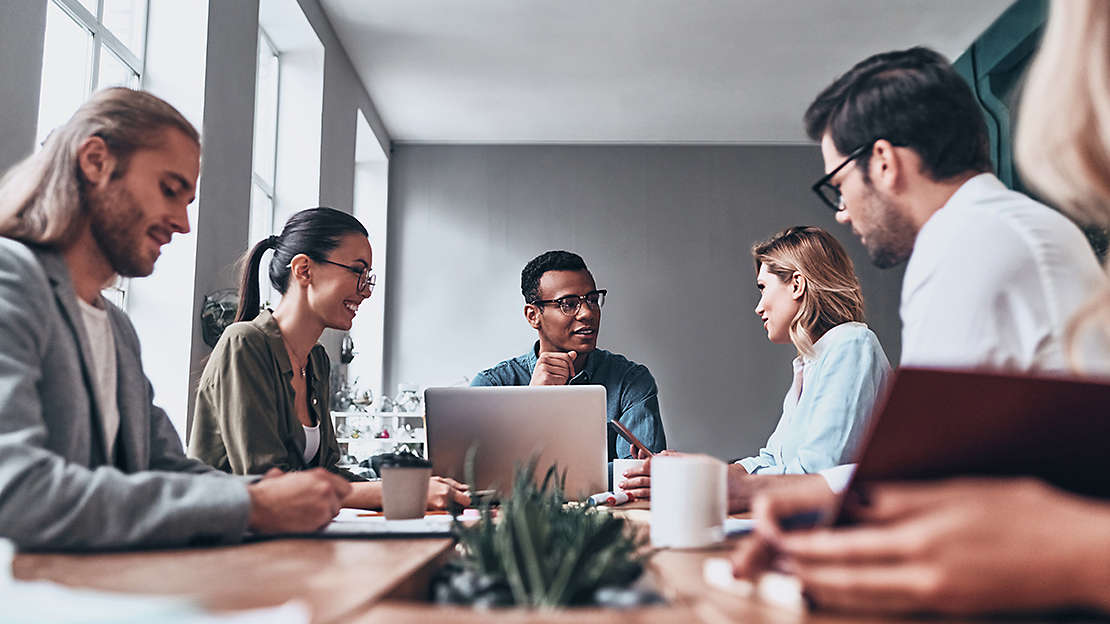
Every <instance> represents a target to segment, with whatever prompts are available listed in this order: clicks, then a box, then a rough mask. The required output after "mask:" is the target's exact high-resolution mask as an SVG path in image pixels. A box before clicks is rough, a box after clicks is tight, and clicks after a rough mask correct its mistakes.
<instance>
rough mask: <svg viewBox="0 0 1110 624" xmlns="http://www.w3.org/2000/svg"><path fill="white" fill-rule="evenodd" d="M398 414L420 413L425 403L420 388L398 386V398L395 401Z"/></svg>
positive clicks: (407, 385) (411, 385) (409, 385)
mask: <svg viewBox="0 0 1110 624" xmlns="http://www.w3.org/2000/svg"><path fill="white" fill-rule="evenodd" d="M393 402H394V403H395V404H396V405H397V411H398V412H420V411H423V410H424V401H423V400H422V399H421V398H420V386H418V385H416V384H397V398H396V399H394V400H393Z"/></svg>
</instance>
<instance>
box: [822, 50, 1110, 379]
mask: <svg viewBox="0 0 1110 624" xmlns="http://www.w3.org/2000/svg"><path fill="white" fill-rule="evenodd" d="M805 125H806V131H807V133H808V134H809V136H810V137H812V138H813V139H814V140H818V141H820V142H821V155H822V157H823V158H824V161H825V171H826V172H827V174H826V176H825V177H824V178H822V179H821V180H820V181H818V182H817V184H815V185H814V190H815V191H817V192H818V194H819V195H820V196H821V198H822V199H823V200H824V201H825V203H826V204H828V205H829V206H830V208H833V209H834V210H836V219H837V221H839V222H840V223H843V224H845V225H851V226H852V230H853V231H854V232H855V233H856V235H858V236H859V237H860V240H861V241H862V242H863V244H864V246H865V247H866V248H867V251H868V253H869V254H870V256H871V259H872V261H873V262H874V263H875V265H876V266H879V267H880V268H888V267H893V266H896V265H898V264H901V263H902V262H906V261H907V260H908V261H909V264H908V266H907V267H906V274H905V278H904V280H903V283H902V303H901V316H902V362H901V363H902V365H903V366H907V365H908V366H932V367H953V368H991V369H999V370H1008V371H1016V372H1037V371H1057V372H1063V371H1067V370H1068V361H1067V357H1066V355H1065V353H1066V348H1065V345H1064V344H1063V340H1064V330H1065V328H1066V327H1067V323H1068V321H1069V319H1070V318H1071V317H1072V316H1073V314H1074V312H1075V311H1076V310H1077V309H1078V308H1079V306H1080V305H1082V304H1083V303H1084V301H1085V300H1086V298H1087V297H1088V296H1089V293H1091V292H1093V291H1094V290H1095V288H1096V287H1097V286H1098V285H1099V284H1100V283H1101V282H1102V280H1103V277H1102V274H1101V272H1100V270H1099V266H1098V261H1097V260H1096V258H1095V255H1094V253H1093V252H1092V250H1091V247H1090V245H1089V244H1088V242H1087V240H1086V238H1085V237H1084V236H1083V234H1082V232H1080V231H1079V228H1077V227H1076V226H1075V225H1074V224H1073V223H1072V222H1071V221H1069V220H1068V219H1067V218H1066V217H1064V216H1063V215H1062V214H1060V213H1059V212H1057V211H1055V210H1053V209H1051V208H1049V207H1047V206H1045V205H1043V204H1040V203H1038V202H1036V201H1034V200H1032V199H1030V198H1029V197H1026V196H1025V195H1022V194H1021V193H1017V192H1015V191H1011V190H1009V189H1007V188H1006V187H1005V186H1004V185H1003V184H1002V182H1001V181H999V180H998V178H996V177H995V176H994V175H993V174H992V173H990V171H991V169H992V167H991V161H990V153H989V140H988V135H987V129H986V125H985V124H984V122H983V116H982V113H981V112H980V110H979V107H978V104H977V103H976V101H975V98H974V96H973V94H972V93H971V90H970V88H969V87H968V85H967V83H965V82H964V80H963V79H962V78H961V77H960V76H959V75H958V74H957V73H956V71H955V70H954V69H953V68H952V66H951V65H950V64H949V63H948V61H947V60H945V59H944V57H942V56H941V55H939V54H937V53H936V52H933V51H932V50H928V49H925V48H913V49H910V50H904V51H898V52H889V53H885V54H878V55H875V56H872V57H871V58H869V59H867V60H865V61H863V62H861V63H859V64H858V65H856V66H855V67H854V68H852V69H851V70H850V71H849V72H848V73H846V74H844V75H843V76H841V77H839V78H837V79H836V81H834V82H833V84H832V85H830V86H829V87H828V88H826V89H825V90H824V91H823V92H822V93H821V94H820V95H818V96H817V99H816V100H814V102H813V103H812V104H811V105H810V107H809V109H808V110H807V111H806V115H805ZM1104 355H1105V354H1104Z"/></svg>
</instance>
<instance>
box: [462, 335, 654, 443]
mask: <svg viewBox="0 0 1110 624" xmlns="http://www.w3.org/2000/svg"><path fill="white" fill-rule="evenodd" d="M539 349H540V343H539V341H536V344H535V345H534V346H533V347H532V349H531V350H530V351H528V353H525V354H524V355H522V356H520V357H515V358H513V359H511V360H505V361H504V362H501V363H500V364H498V365H497V366H494V367H493V368H488V369H486V370H484V371H482V372H480V373H478V374H477V375H475V376H474V379H473V381H471V382H470V385H472V386H527V385H528V384H529V383H530V382H531V381H532V371H533V370H534V369H535V368H536V360H537V359H538V357H539ZM567 383H568V385H583V384H594V385H599V386H604V387H605V402H606V405H605V407H606V409H605V411H606V417H607V419H608V420H619V421H620V422H621V424H623V425H624V426H625V427H628V429H629V431H631V432H632V434H633V435H635V436H636V437H637V438H639V439H640V441H641V442H643V443H644V446H647V447H648V448H649V449H651V450H652V452H656V453H658V452H659V451H661V450H663V449H665V448H667V436H666V435H665V434H664V433H663V420H662V419H661V418H660V417H659V389H658V388H657V387H656V386H655V378H654V377H652V376H651V373H650V372H649V371H648V369H647V367H646V366H644V365H643V364H637V363H635V362H633V361H631V360H629V359H628V358H626V357H624V356H623V355H617V354H616V353H610V352H609V351H606V350H604V349H594V350H593V351H591V352H590V355H589V357H588V359H587V360H586V366H585V368H583V369H582V372H580V373H578V374H577V375H575V376H574V377H572V378H571V380H570V381H569V382H567ZM607 436H608V441H607V448H608V452H609V461H612V460H614V459H616V458H629V457H632V450H631V445H629V443H628V442H627V441H625V440H624V438H617V436H616V434H615V433H614V432H612V431H608V432H607Z"/></svg>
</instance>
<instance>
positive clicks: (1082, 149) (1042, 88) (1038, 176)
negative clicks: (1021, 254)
mask: <svg viewBox="0 0 1110 624" xmlns="http://www.w3.org/2000/svg"><path fill="white" fill-rule="evenodd" d="M1014 149H1015V154H1016V158H1017V164H1018V166H1019V168H1020V170H1021V173H1022V177H1023V179H1024V180H1025V181H1026V182H1027V183H1028V184H1029V185H1030V186H1031V187H1032V188H1034V189H1036V190H1037V191H1039V192H1040V193H1041V194H1043V195H1044V196H1045V197H1048V198H1049V199H1050V200H1051V201H1052V202H1054V203H1055V204H1056V205H1057V206H1058V207H1059V208H1060V209H1061V210H1062V211H1064V212H1065V213H1067V214H1069V215H1070V216H1072V217H1073V218H1074V219H1076V220H1077V221H1080V222H1084V223H1090V224H1095V225H1100V226H1102V227H1107V226H1110V2H1105V1H1103V0H1068V1H1067V2H1060V1H1059V0H1057V1H1056V2H1053V3H1052V8H1051V11H1050V13H1049V19H1048V25H1047V26H1046V27H1045V33H1044V38H1043V39H1042V41H1041V49H1040V51H1039V52H1038V53H1037V57H1036V59H1035V60H1034V61H1033V64H1032V66H1031V67H1030V69H1029V75H1028V78H1027V81H1026V84H1025V88H1024V92H1023V95H1022V99H1021V106H1020V109H1019V111H1018V132H1017V137H1016V138H1015V141H1014ZM1107 268H1108V269H1110V266H1108V267H1107ZM1098 329H1100V330H1101V331H1102V332H1103V333H1104V335H1105V337H1106V338H1107V339H1110V283H1108V285H1107V286H1106V287H1104V288H1103V289H1102V290H1101V291H1100V292H1099V293H1098V294H1097V295H1096V296H1095V297H1093V298H1092V299H1091V300H1090V301H1089V302H1087V304H1086V305H1084V306H1083V307H1082V308H1081V309H1080V310H1079V312H1078V313H1076V315H1075V317H1074V318H1073V319H1072V321H1071V323H1070V324H1069V326H1068V328H1067V331H1066V338H1065V340H1066V342H1067V344H1068V345H1069V351H1070V353H1071V359H1072V364H1073V365H1074V366H1076V368H1079V367H1080V362H1079V361H1078V337H1079V335H1080V334H1081V333H1083V332H1084V331H1087V330H1098Z"/></svg>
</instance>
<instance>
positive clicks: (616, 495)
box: [590, 490, 632, 506]
mask: <svg viewBox="0 0 1110 624" xmlns="http://www.w3.org/2000/svg"><path fill="white" fill-rule="evenodd" d="M630 500H632V497H630V496H629V495H628V494H625V493H624V492H622V491H620V490H618V491H616V492H601V493H600V494H594V495H593V496H591V497H590V504H593V505H610V506H612V505H623V504H625V503H627V502H628V501H630Z"/></svg>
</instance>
